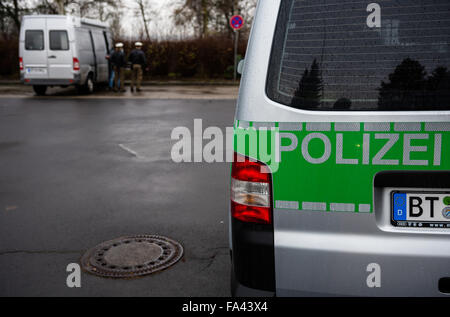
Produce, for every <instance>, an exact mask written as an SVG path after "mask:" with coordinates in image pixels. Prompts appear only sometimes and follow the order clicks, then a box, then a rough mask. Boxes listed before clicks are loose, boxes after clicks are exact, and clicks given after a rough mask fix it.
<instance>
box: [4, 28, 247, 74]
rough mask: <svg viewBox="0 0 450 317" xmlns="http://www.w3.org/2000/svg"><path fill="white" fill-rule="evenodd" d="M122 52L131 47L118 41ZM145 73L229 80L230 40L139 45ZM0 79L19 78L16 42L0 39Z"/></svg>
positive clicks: (241, 49)
mask: <svg viewBox="0 0 450 317" xmlns="http://www.w3.org/2000/svg"><path fill="white" fill-rule="evenodd" d="M122 42H124V44H125V52H126V53H127V54H128V53H130V52H131V50H132V49H133V43H132V42H128V41H122ZM143 43H144V48H143V49H144V51H145V53H146V56H147V60H148V67H149V71H148V72H145V73H144V77H145V78H146V79H150V78H158V79H183V78H199V79H224V78H225V79H229V78H232V77H233V65H234V40H233V39H232V38H229V37H226V36H211V37H207V38H203V39H187V40H170V41H160V42H156V41H152V42H149V41H143ZM246 47H247V41H246V40H245V39H241V40H240V43H239V48H238V52H239V55H240V56H243V55H244V54H245V50H246ZM0 77H1V78H16V79H18V78H19V57H18V39H17V38H16V37H14V38H12V37H9V38H5V37H0Z"/></svg>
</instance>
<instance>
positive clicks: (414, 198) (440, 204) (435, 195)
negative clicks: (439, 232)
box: [392, 191, 450, 229]
mask: <svg viewBox="0 0 450 317" xmlns="http://www.w3.org/2000/svg"><path fill="white" fill-rule="evenodd" d="M392 224H393V225H394V226H397V227H416V228H423V227H425V228H449V229H450V192H419V191H418V192H400V191H394V192H392Z"/></svg>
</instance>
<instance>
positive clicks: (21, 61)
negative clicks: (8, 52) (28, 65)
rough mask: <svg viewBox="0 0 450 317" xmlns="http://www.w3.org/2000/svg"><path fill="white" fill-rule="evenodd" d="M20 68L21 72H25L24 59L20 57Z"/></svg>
mask: <svg viewBox="0 0 450 317" xmlns="http://www.w3.org/2000/svg"><path fill="white" fill-rule="evenodd" d="M19 68H20V70H23V58H22V57H19Z"/></svg>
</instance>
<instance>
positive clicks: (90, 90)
mask: <svg viewBox="0 0 450 317" xmlns="http://www.w3.org/2000/svg"><path fill="white" fill-rule="evenodd" d="M84 90H85V91H86V93H87V94H92V93H93V92H94V90H95V85H94V80H93V79H92V76H89V77H88V79H87V80H86V84H85V88H84Z"/></svg>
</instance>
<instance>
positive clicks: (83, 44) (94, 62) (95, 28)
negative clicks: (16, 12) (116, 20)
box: [19, 15, 112, 95]
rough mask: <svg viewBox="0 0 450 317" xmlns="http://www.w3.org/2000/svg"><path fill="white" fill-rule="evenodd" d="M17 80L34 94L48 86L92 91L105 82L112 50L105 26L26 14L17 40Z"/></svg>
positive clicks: (65, 18) (64, 18)
mask: <svg viewBox="0 0 450 317" xmlns="http://www.w3.org/2000/svg"><path fill="white" fill-rule="evenodd" d="M19 41H20V42H19V63H20V79H21V81H22V82H23V83H24V84H25V85H32V86H33V89H34V91H35V92H36V94H37V95H44V94H45V92H46V90H47V87H48V86H62V87H67V86H72V85H74V86H77V87H78V88H79V90H80V91H83V92H93V90H94V86H95V85H96V84H99V83H107V82H108V77H109V67H108V61H107V59H106V58H105V57H106V55H107V54H108V52H109V51H110V49H111V48H112V38H111V33H110V31H109V29H108V26H107V25H106V24H105V23H103V22H100V21H96V20H91V19H81V18H77V17H72V16H65V15H28V16H24V17H23V19H22V25H21V30H20V39H19Z"/></svg>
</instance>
